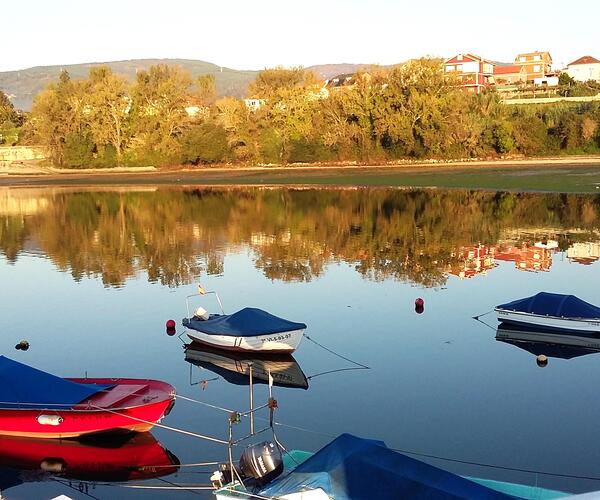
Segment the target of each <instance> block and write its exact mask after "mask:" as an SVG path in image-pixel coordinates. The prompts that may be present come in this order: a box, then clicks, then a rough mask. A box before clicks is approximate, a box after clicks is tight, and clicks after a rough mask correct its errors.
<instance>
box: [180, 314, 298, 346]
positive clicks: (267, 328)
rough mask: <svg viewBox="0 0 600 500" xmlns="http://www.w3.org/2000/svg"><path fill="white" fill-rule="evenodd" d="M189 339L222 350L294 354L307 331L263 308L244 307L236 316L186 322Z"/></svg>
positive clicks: (217, 315)
mask: <svg viewBox="0 0 600 500" xmlns="http://www.w3.org/2000/svg"><path fill="white" fill-rule="evenodd" d="M182 323H183V326H185V327H186V328H188V329H189V330H188V332H187V334H188V337H190V339H192V340H193V341H195V342H199V343H202V344H208V345H211V346H213V347H218V348H220V349H229V350H235V351H246V352H257V351H258V352H272V353H275V352H278V353H292V352H294V351H295V350H296V347H298V344H299V343H300V340H302V335H303V334H304V330H305V329H306V325H305V324H304V323H296V322H295V321H289V320H287V319H283V318H280V317H278V316H275V315H273V314H271V313H268V312H267V311H263V310H262V309H257V308H254V307H245V308H244V309H241V310H240V311H237V312H235V313H233V314H214V315H210V316H206V319H203V317H201V316H199V315H195V316H194V317H191V318H184V319H183V322H182Z"/></svg>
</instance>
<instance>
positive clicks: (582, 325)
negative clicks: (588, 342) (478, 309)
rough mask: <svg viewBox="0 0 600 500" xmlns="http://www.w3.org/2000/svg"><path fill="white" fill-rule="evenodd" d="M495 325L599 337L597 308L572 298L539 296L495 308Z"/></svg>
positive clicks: (548, 295) (550, 295) (542, 294)
mask: <svg viewBox="0 0 600 500" xmlns="http://www.w3.org/2000/svg"><path fill="white" fill-rule="evenodd" d="M494 310H495V311H496V314H497V316H498V321H502V322H505V323H512V324H517V325H530V326H536V327H538V328H545V329H548V330H560V331H571V332H596V333H600V307H596V306H594V305H592V304H589V303H587V302H585V301H583V300H581V299H579V298H577V297H575V296H574V295H562V294H558V293H546V292H540V293H538V294H537V295H534V296H532V297H527V298H524V299H519V300H515V301H513V302H509V303H507V304H501V305H499V306H496V307H495V309H494Z"/></svg>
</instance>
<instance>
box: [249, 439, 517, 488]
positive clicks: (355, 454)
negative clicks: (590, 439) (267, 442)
mask: <svg viewBox="0 0 600 500" xmlns="http://www.w3.org/2000/svg"><path fill="white" fill-rule="evenodd" d="M316 488H321V489H323V490H324V491H325V493H327V494H328V495H329V496H330V497H331V498H335V499H336V500H349V499H352V500H359V499H365V500H367V499H368V500H370V499H373V498H381V499H384V498H416V499H428V500H433V499H438V498H439V499H442V498H444V499H449V498H478V499H479V498H484V499H507V498H514V497H512V496H508V495H505V494H503V493H499V492H497V491H494V490H492V489H490V488H487V487H485V486H481V485H479V484H477V483H474V482H472V481H469V480H468V479H464V478H462V477H460V476H457V475H456V474H452V473H451V472H447V471H444V470H442V469H438V468H437V467H434V466H432V465H429V464H426V463H424V462H420V461H419V460H415V459H413V458H410V457H407V456H405V455H402V454H401V453H398V452H396V451H394V450H390V449H389V448H388V447H387V446H386V445H385V443H383V442H382V441H373V440H370V439H362V438H358V437H356V436H352V435H350V434H342V435H340V436H339V437H337V438H336V439H334V440H333V441H332V442H331V443H329V444H328V445H327V446H325V447H324V448H322V449H321V450H319V451H318V452H317V453H315V454H314V455H313V456H312V457H310V458H309V459H308V460H306V461H305V462H303V463H302V464H300V465H299V466H298V467H296V468H295V469H294V470H293V471H292V472H290V473H289V474H287V475H285V476H282V477H280V478H278V479H276V480H275V481H273V482H272V483H270V484H269V485H268V486H267V487H266V488H263V489H262V490H260V491H259V492H258V493H259V495H261V496H265V497H269V498H271V497H279V496H282V495H286V494H290V493H293V492H299V491H304V490H311V489H316Z"/></svg>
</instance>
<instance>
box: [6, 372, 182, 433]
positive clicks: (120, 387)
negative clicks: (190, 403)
mask: <svg viewBox="0 0 600 500" xmlns="http://www.w3.org/2000/svg"><path fill="white" fill-rule="evenodd" d="M68 380H72V381H73V382H77V383H80V384H109V385H112V386H113V387H111V388H110V389H107V390H104V391H100V392H99V393H97V394H94V395H92V396H90V397H89V398H88V399H86V400H85V401H82V402H81V403H79V404H77V405H74V406H73V407H71V408H69V409H64V410H63V409H50V408H36V409H29V408H4V409H0V434H1V435H5V436H16V437H34V438H45V439H62V438H77V437H81V436H85V435H90V434H100V433H123V432H132V431H133V432H145V431H148V430H150V429H151V428H152V427H153V426H154V424H156V423H157V422H158V421H159V420H160V419H161V418H162V417H163V416H164V415H166V414H168V413H169V411H170V410H171V407H172V406H173V404H174V401H175V389H174V388H173V387H172V386H171V385H169V384H167V383H165V382H160V381H158V380H140V379H107V378H94V379H92V378H86V379H77V378H71V379H68Z"/></svg>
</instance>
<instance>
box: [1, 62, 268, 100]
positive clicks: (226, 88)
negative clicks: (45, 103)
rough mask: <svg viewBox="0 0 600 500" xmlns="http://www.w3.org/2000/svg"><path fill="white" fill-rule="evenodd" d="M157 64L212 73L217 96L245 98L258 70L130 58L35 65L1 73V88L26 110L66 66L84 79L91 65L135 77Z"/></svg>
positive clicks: (201, 63)
mask: <svg viewBox="0 0 600 500" xmlns="http://www.w3.org/2000/svg"><path fill="white" fill-rule="evenodd" d="M156 64H169V65H176V66H181V67H182V68H183V69H185V70H187V71H189V72H190V73H191V75H192V77H193V78H196V77H197V76H199V75H214V77H215V81H216V84H217V92H218V94H219V95H220V96H234V97H244V96H245V95H246V89H247V88H248V84H249V83H250V82H251V81H252V80H254V79H255V78H256V75H257V73H258V71H240V70H235V69H230V68H225V67H221V66H217V65H216V64H212V63H208V62H204V61H196V60H190V59H133V60H131V61H114V62H105V63H86V64H70V65H64V66H37V67H35V68H28V69H24V70H20V71H4V72H0V90H2V91H4V92H5V93H6V94H8V95H9V97H10V98H11V101H12V103H13V104H14V105H15V107H16V108H18V109H22V110H25V111H29V110H30V109H31V105H32V103H33V98H34V97H35V96H36V95H37V94H39V93H40V92H41V91H42V90H43V89H44V88H45V87H46V85H48V83H50V82H52V81H57V80H58V76H59V74H60V72H61V71H62V70H63V69H65V70H67V71H68V72H69V74H70V75H71V78H73V79H80V78H87V76H88V74H89V71H90V68H92V67H94V66H103V65H106V66H109V67H110V68H111V69H112V70H113V72H114V73H116V74H118V75H122V76H124V77H126V78H128V79H129V80H130V81H133V80H134V79H135V74H136V72H137V71H139V70H147V69H148V68H150V66H154V65H156Z"/></svg>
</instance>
